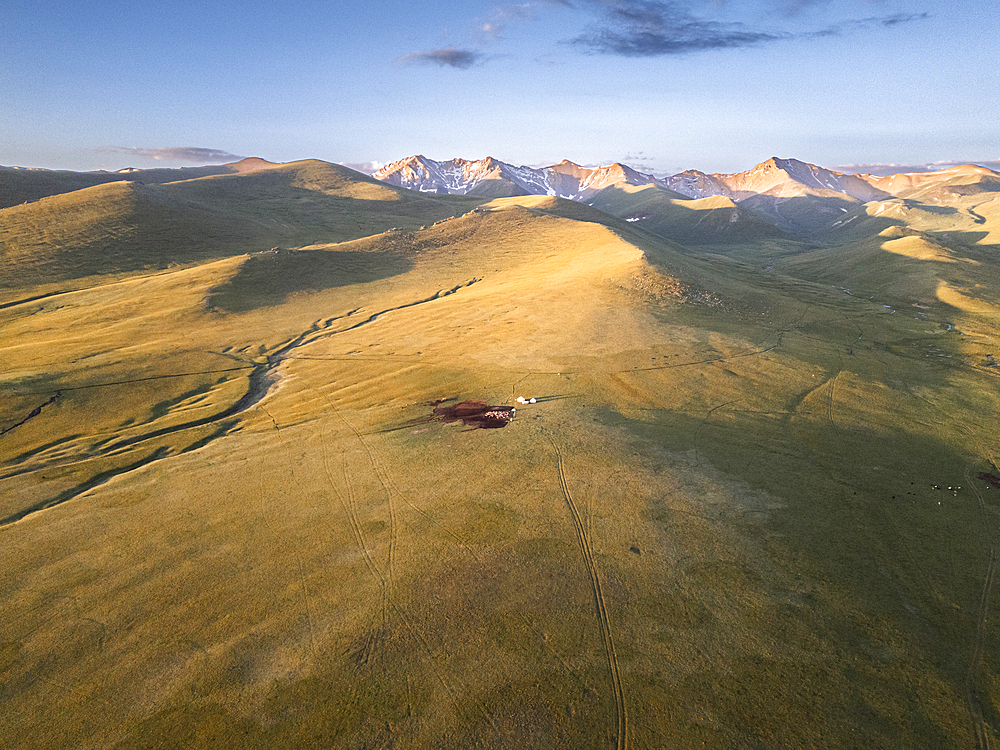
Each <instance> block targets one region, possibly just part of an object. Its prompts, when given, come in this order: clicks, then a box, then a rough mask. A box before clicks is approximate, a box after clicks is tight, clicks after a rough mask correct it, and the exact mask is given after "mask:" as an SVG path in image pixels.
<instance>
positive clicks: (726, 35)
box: [569, 0, 930, 57]
mask: <svg viewBox="0 0 1000 750" xmlns="http://www.w3.org/2000/svg"><path fill="white" fill-rule="evenodd" d="M587 2H588V7H590V8H592V9H595V10H597V12H598V14H599V16H600V20H599V22H598V23H596V24H594V25H593V26H592V27H591V28H590V29H589V30H588V31H586V32H585V33H583V34H581V35H580V36H578V37H575V38H574V39H571V40H569V43H570V44H572V45H574V46H577V47H579V48H581V49H584V50H586V51H587V52H590V53H594V54H604V55H619V56H622V57H659V56H663V55H681V54H686V53H691V52H704V51H709V50H724V49H742V48H747V47H758V46H761V45H767V44H773V43H775V42H782V41H787V40H791V39H803V38H816V37H832V36H841V35H843V34H846V33H849V32H855V31H861V30H864V29H868V28H872V27H879V26H881V27H886V28H888V27H893V26H899V25H901V24H905V23H912V22H914V21H920V20H924V19H926V18H929V17H930V16H929V14H928V13H897V14H895V15H889V16H882V17H875V18H864V19H858V20H846V21H842V22H840V23H836V24H832V25H830V26H827V27H825V28H823V29H819V30H817V31H806V32H796V33H792V32H788V31H782V30H780V29H775V30H768V29H756V28H752V27H749V26H747V25H746V24H742V23H735V22H721V21H710V20H706V19H703V18H698V17H697V16H695V15H693V14H692V13H691V12H689V11H688V10H687V9H685V8H683V7H680V6H679V5H677V4H674V3H670V2H663V1H662V0H587ZM793 4H794V5H795V7H796V8H801V7H802V6H804V5H806V4H809V2H808V0H807V1H806V2H798V3H793Z"/></svg>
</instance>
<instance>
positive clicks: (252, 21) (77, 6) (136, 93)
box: [0, 0, 1000, 175]
mask: <svg viewBox="0 0 1000 750" xmlns="http://www.w3.org/2000/svg"><path fill="white" fill-rule="evenodd" d="M0 19H2V26H0V29H2V35H0V164H2V165H6V166H21V167H41V168H47V169H73V170H95V169H108V170H112V169H120V168H123V167H139V168H148V167H157V166H159V167H182V166H195V165H200V164H217V163H225V162H229V161H235V160H236V159H237V158H241V157H246V156H256V157H261V158H264V159H268V160H270V161H275V162H285V161H294V160H298V159H307V158H316V159H323V160H325V161H330V162H338V163H344V164H349V165H355V166H356V167H359V168H368V169H374V168H377V167H378V166H380V165H382V164H385V163H388V162H392V161H395V160H398V159H403V158H405V157H408V156H412V155H414V154H423V155H425V156H428V157H430V158H432V159H438V160H446V159H451V158H453V157H461V158H465V159H479V158H484V157H486V156H493V157H495V158H497V159H501V160H503V161H506V162H509V163H512V164H518V165H520V164H525V165H531V166H542V165H545V164H553V163H556V162H558V161H561V160H562V159H570V160H572V161H575V162H577V163H579V164H583V165H589V166H593V165H599V164H609V163H612V162H616V161H618V162H624V163H626V164H629V165H631V166H633V167H635V168H637V169H640V170H641V171H645V172H651V173H654V174H658V175H665V174H674V173H676V172H680V171H682V170H685V169H700V170H702V171H705V172H738V171H742V170H745V169H749V168H750V167H752V166H753V165H754V164H757V163H759V162H761V161H764V160H765V159H767V158H769V157H771V156H777V157H782V158H796V159H801V160H803V161H807V162H810V163H813V164H817V165H820V166H826V167H834V168H840V169H841V170H842V171H870V172H873V173H888V172H893V171H909V170H915V169H929V168H934V167H936V166H945V165H950V164H955V163H969V162H973V163H978V164H984V165H986V166H991V167H992V168H994V169H997V168H1000V74H998V72H1000V56H998V55H997V50H998V42H997V40H998V39H1000V14H998V13H997V12H996V8H995V6H993V4H992V3H989V2H983V1H982V0H978V1H975V2H974V1H973V0H909V1H908V2H906V1H903V0H677V1H676V2H674V1H671V0H526V1H525V2H519V1H516V0H515V2H503V1H502V0H501V1H500V2H493V1H491V0H423V1H417V2H414V1H413V0H405V1H402V0H322V1H321V0H286V2H283V3H274V2H271V1H270V0H269V1H268V2H263V1H260V2H259V1H257V0H214V1H213V2H204V0H197V1H190V0H171V2H164V1H162V0H142V1H141V2H137V1H136V0H75V1H74V2H69V0H62V1H58V0H0Z"/></svg>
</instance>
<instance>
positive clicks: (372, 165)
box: [340, 161, 386, 174]
mask: <svg viewBox="0 0 1000 750" xmlns="http://www.w3.org/2000/svg"><path fill="white" fill-rule="evenodd" d="M340 164H341V166H344V167H347V168H348V169H353V170H354V171H355V172H361V173H362V174H373V173H375V172H378V171H379V170H380V169H381V168H382V167H384V166H385V164H386V163H385V162H383V161H357V162H352V161H342V162H340Z"/></svg>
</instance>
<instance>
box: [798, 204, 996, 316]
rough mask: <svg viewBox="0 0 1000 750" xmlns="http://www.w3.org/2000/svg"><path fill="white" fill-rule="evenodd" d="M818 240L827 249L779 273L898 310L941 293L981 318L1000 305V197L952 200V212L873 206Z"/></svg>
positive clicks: (850, 216) (929, 206)
mask: <svg viewBox="0 0 1000 750" xmlns="http://www.w3.org/2000/svg"><path fill="white" fill-rule="evenodd" d="M819 238H820V239H822V240H823V241H824V242H825V243H828V244H827V247H824V248H820V249H817V250H813V251H812V252H805V253H802V254H800V255H797V256H795V257H791V258H787V259H785V260H783V261H782V262H781V266H780V267H781V268H783V269H784V270H786V271H788V272H790V273H793V274H795V275H797V276H803V277H806V278H810V279H816V280H823V281H827V282H830V283H833V284H835V285H839V286H843V287H846V288H849V289H851V290H854V291H855V292H858V293H864V294H868V295H870V294H875V295H878V296H880V298H883V299H884V301H887V302H892V303H894V304H899V303H901V302H918V303H921V302H922V303H926V302H927V301H928V300H935V299H937V300H942V301H943V299H944V298H943V297H942V296H941V295H942V294H944V295H945V296H946V297H947V298H948V300H950V302H952V303H954V306H956V307H958V308H962V309H965V308H969V306H970V305H971V306H972V307H975V308H976V309H977V310H978V311H979V312H987V311H989V310H990V309H991V308H992V307H994V306H996V305H997V304H998V303H1000V299H998V289H1000V284H998V282H1000V256H998V255H997V249H998V248H1000V197H998V196H997V195H996V194H994V193H984V194H977V195H971V196H958V197H953V199H952V200H951V201H950V202H949V203H948V204H947V205H944V204H937V203H922V202H919V201H916V200H912V199H900V198H893V199H889V200H885V201H875V202H872V203H868V204H865V205H864V206H863V207H861V208H859V209H857V210H856V211H854V212H852V213H850V214H848V215H845V216H844V218H842V219H840V220H838V221H837V222H836V224H835V225H834V226H832V227H830V228H829V229H828V230H827V231H825V232H824V233H822V234H821V235H819ZM949 290H951V291H949Z"/></svg>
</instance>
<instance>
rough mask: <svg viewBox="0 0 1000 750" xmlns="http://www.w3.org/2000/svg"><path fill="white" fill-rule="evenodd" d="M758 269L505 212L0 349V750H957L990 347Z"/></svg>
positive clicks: (943, 319)
mask: <svg viewBox="0 0 1000 750" xmlns="http://www.w3.org/2000/svg"><path fill="white" fill-rule="evenodd" d="M909 237H910V236H898V237H896V236H894V237H887V238H884V240H883V241H889V242H891V241H895V240H907V241H909ZM911 244H912V243H910V244H906V245H905V248H904V246H903V245H899V246H897V247H899V248H900V249H905V250H906V251H907V252H909V253H910V254H911V255H914V254H915V255H920V252H921V249H920V248H914V247H912V246H911ZM883 252H884V251H883ZM886 254H891V255H896V253H886ZM911 255H899V256H898V257H901V258H904V259H907V260H913V261H914V262H916V261H918V260H919V261H920V262H933V263H941V264H946V262H945V261H940V260H927V259H922V258H912V257H911ZM952 265H955V264H952ZM754 268H755V267H754V266H753V265H751V264H742V263H736V262H732V261H729V260H727V259H725V258H723V259H718V258H707V257H694V256H693V255H691V254H690V253H687V252H685V251H684V249H683V248H681V247H678V246H676V245H674V244H672V243H670V242H667V241H664V240H660V239H658V238H657V237H656V236H654V235H653V234H651V233H649V232H645V231H643V230H641V229H638V228H636V227H633V226H632V225H630V224H627V223H626V222H624V221H621V220H618V219H609V218H607V216H606V215H605V214H602V213H601V212H599V211H597V210H595V209H592V208H589V207H587V206H582V205H580V204H572V203H569V202H565V201H560V200H558V199H552V198H538V197H532V198H513V199H501V200H497V201H492V202H491V203H489V204H486V205H484V206H482V207H481V209H480V210H476V211H471V212H468V213H466V214H464V215H462V216H458V217H455V218H449V219H446V220H443V221H440V222H439V223H437V224H435V225H433V226H428V227H426V228H425V229H422V230H421V229H415V230H413V231H409V230H398V231H393V232H385V233H381V234H378V235H375V236H371V237H365V238H361V239H357V240H353V241H349V242H344V243H339V244H319V245H313V246H310V247H306V248H304V249H303V250H302V251H301V252H263V253H254V254H251V255H250V256H248V257H231V258H224V259H221V260H216V261H212V262H209V263H203V264H201V265H195V266H192V267H189V268H184V269H171V270H168V271H166V272H163V273H158V274H154V275H147V276H137V277H135V278H131V279H127V280H124V281H119V282H117V283H109V284H107V285H104V286H101V287H95V288H91V289H87V290H83V291H79V292H73V293H67V294H62V295H55V296H53V297H50V298H47V299H44V300H37V301H35V302H30V303H25V304H22V305H15V306H11V307H8V308H6V309H2V310H0V358H2V359H3V361H4V362H5V363H7V367H6V368H4V370H3V372H2V373H0V388H2V389H3V392H4V394H5V398H4V399H3V400H2V401H0V410H2V411H0V430H2V431H3V434H2V435H0V502H2V503H3V508H2V513H0V516H2V518H3V522H4V525H3V526H2V527H0V538H2V541H3V549H4V554H3V555H0V620H2V621H3V622H5V623H9V625H8V627H7V628H6V630H5V632H4V635H3V639H4V640H3V643H2V646H0V670H2V672H0V674H2V679H3V691H2V692H0V709H2V710H0V735H2V736H3V737H4V742H5V743H6V744H7V745H9V746H10V747H12V748H29V747H30V748H34V747H85V746H107V747H115V748H147V747H157V746H161V747H194V748H207V747H214V746H218V745H219V744H220V743H221V744H225V745H226V746H227V747H233V748H259V747H268V748H282V747H289V748H292V747H294V748H298V747H312V746H321V747H331V748H356V747H379V746H394V747H403V748H455V749H457V748H468V747H484V748H507V747H512V746H513V747H518V746H524V747H545V748H609V747H610V748H626V747H632V748H638V747H695V746H706V747H767V748H772V747H773V748H785V747H825V748H854V747H859V746H862V747H867V748H891V747H900V746H905V747H927V746H931V747H956V748H957V747H968V746H972V745H974V744H975V741H976V740H975V738H976V736H981V737H985V738H986V741H987V742H988V743H991V742H995V741H996V740H997V737H996V736H995V731H994V729H993V727H994V726H997V720H998V718H1000V717H998V716H997V714H996V708H995V706H994V705H993V703H991V699H990V696H991V695H992V694H993V692H995V691H994V686H995V685H996V684H997V679H998V678H997V674H998V670H997V667H996V665H995V664H994V662H993V660H992V658H991V657H990V656H989V655H990V654H992V653H994V652H995V651H996V644H997V643H998V640H1000V636H998V631H997V626H996V625H995V624H994V621H993V618H991V617H989V611H990V610H989V602H990V601H991V599H990V596H991V595H992V594H991V591H992V590H991V584H990V582H991V580H992V578H993V571H992V568H993V567H994V558H995V555H993V554H992V550H993V548H994V547H995V546H996V544H998V543H1000V539H998V537H997V531H996V529H997V527H998V526H1000V518H998V515H997V510H996V508H995V507H994V505H993V504H992V503H991V502H990V499H989V498H990V492H992V490H990V491H988V490H987V489H986V488H988V487H989V486H990V485H988V484H987V483H985V482H983V481H982V480H978V479H977V478H976V476H977V474H978V472H980V471H992V470H993V468H992V467H991V466H990V464H989V461H991V460H993V456H992V455H991V451H992V450H993V448H992V446H994V445H995V444H996V438H997V432H996V427H995V425H994V424H993V420H988V419H983V418H982V415H983V414H991V413H995V412H996V409H997V406H998V404H997V403H996V401H997V395H996V394H997V393H998V390H997V388H996V387H995V385H996V370H995V368H992V367H990V366H989V361H988V360H987V359H986V354H988V353H990V352H991V351H992V349H991V346H992V344H991V343H990V342H989V341H988V340H987V339H988V337H990V336H995V335H997V334H1000V330H998V329H997V326H996V323H995V321H994V322H991V321H990V319H989V317H988V316H983V317H982V327H981V328H980V329H979V331H978V336H977V337H976V338H974V337H972V336H971V335H969V334H958V333H955V332H954V331H949V330H948V329H947V325H946V324H947V321H949V320H951V318H950V316H951V312H952V310H951V308H948V307H947V306H945V305H944V304H943V303H940V302H933V303H931V304H929V305H927V307H926V310H923V311H922V312H923V314H924V316H925V318H924V319H922V320H915V319H914V317H912V316H908V315H901V314H897V313H893V312H891V310H888V309H886V308H883V307H882V304H881V302H880V301H878V300H868V299H867V298H858V297H855V296H851V295H848V294H845V293H844V292H843V291H841V290H838V289H835V288H831V286H830V283H829V282H827V281H826V280H825V279H822V280H819V281H815V280H810V279H804V278H791V277H788V276H783V275H781V274H780V273H778V272H777V271H775V270H772V271H769V272H766V273H759V272H757V271H755V270H753V269H754ZM516 396H526V397H535V398H536V403H535V404H525V405H520V404H517V406H518V411H517V415H516V417H515V419H514V420H513V421H512V422H511V423H510V424H509V425H507V426H506V427H504V428H502V429H495V430H471V429H464V428H463V427H462V425H457V424H452V425H445V424H441V423H438V422H435V421H433V420H432V418H431V416H432V413H431V410H432V406H433V404H434V402H436V401H438V400H439V399H451V401H448V402H447V403H455V402H457V401H460V400H463V399H470V398H478V399H484V400H486V401H487V402H488V403H491V404H508V405H511V404H515V403H516V402H515V401H514V398H515V397H516ZM959 486H961V490H959V489H955V490H945V489H944V488H948V487H955V488H957V487H959ZM935 487H939V488H940V489H935ZM984 592H985V594H986V595H985V596H984ZM984 602H985V604H984Z"/></svg>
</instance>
